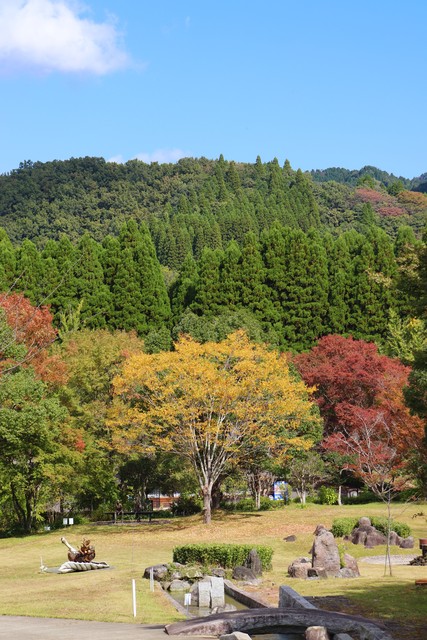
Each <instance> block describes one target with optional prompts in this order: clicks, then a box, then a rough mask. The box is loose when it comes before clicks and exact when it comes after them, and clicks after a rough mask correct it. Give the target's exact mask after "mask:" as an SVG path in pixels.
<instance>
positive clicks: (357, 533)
mask: <svg viewBox="0 0 427 640" xmlns="http://www.w3.org/2000/svg"><path fill="white" fill-rule="evenodd" d="M367 536H368V534H367V533H366V531H365V530H364V529H353V532H352V534H351V536H350V540H351V542H352V543H353V544H363V545H364V544H365V543H366V538H367Z"/></svg>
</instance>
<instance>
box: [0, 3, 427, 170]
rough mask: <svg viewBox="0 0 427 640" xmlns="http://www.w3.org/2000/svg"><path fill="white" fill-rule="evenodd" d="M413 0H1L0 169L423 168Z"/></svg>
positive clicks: (419, 37)
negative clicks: (114, 165) (188, 162)
mask: <svg viewBox="0 0 427 640" xmlns="http://www.w3.org/2000/svg"><path fill="white" fill-rule="evenodd" d="M426 24H427V2H426V1H425V0H405V2H403V0H399V1H398V0H354V1H353V2H350V1H349V0H266V1H265V2H261V0H257V1H254V0H84V1H80V0H0V91H1V94H0V149H1V153H0V172H7V171H10V170H12V169H14V168H16V167H17V166H18V165H19V163H20V162H21V161H23V160H33V161H36V160H41V161H43V162H44V161H48V160H53V159H67V158H70V157H80V156H102V157H104V158H105V159H106V160H113V161H120V162H122V161H126V160H129V159H131V158H136V157H137V158H140V159H142V160H144V161H146V162H151V161H154V160H157V161H160V162H163V161H175V160H177V159H178V158H180V157H183V156H193V157H201V156H205V157H207V158H217V157H218V156H219V155H220V154H221V153H222V154H223V155H224V157H225V158H226V159H227V160H235V161H242V162H254V161H255V159H256V156H257V155H260V156H261V159H262V160H263V161H264V162H267V161H269V160H271V159H272V158H274V157H277V158H278V159H279V161H280V162H283V161H284V160H285V159H286V158H288V159H289V160H290V162H291V165H292V166H293V167H294V168H298V167H300V168H301V169H303V170H310V169H323V168H326V167H331V166H341V167H345V168H348V169H358V168H361V167H362V166H364V165H367V164H372V165H375V166H377V167H379V168H381V169H384V170H386V171H389V172H392V173H394V174H395V175H402V176H404V177H408V178H412V177H414V176H417V175H420V174H421V173H424V172H426V171H427V153H426V147H427V144H426V143H427V133H426V131H427V127H426V114H427V83H426V68H427V39H426V35H425V26H426Z"/></svg>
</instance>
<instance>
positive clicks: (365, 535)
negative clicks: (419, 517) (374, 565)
mask: <svg viewBox="0 0 427 640" xmlns="http://www.w3.org/2000/svg"><path fill="white" fill-rule="evenodd" d="M345 540H349V541H350V542H352V543H353V544H363V545H364V546H365V547H366V548H367V549H372V548H373V547H376V546H377V545H378V544H386V542H387V536H385V535H384V534H383V533H381V531H378V529H375V527H374V526H372V524H371V521H370V519H369V518H360V520H359V523H358V525H357V527H355V528H354V529H353V531H352V532H351V534H350V535H349V536H346V537H345ZM389 544H391V545H396V546H398V547H400V548H401V549H413V547H414V538H413V537H412V536H408V537H407V538H402V537H401V536H398V535H397V533H396V532H395V531H390V535H389Z"/></svg>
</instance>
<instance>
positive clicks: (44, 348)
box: [0, 293, 66, 384]
mask: <svg viewBox="0 0 427 640" xmlns="http://www.w3.org/2000/svg"><path fill="white" fill-rule="evenodd" d="M0 309H1V310H2V311H3V314H4V320H5V321H6V324H7V326H8V327H9V329H10V331H9V332H8V334H7V336H5V338H4V341H3V343H2V344H0V372H1V373H5V372H7V371H10V370H12V369H15V368H17V367H19V366H28V365H31V366H32V367H33V368H34V370H35V371H36V374H37V375H38V377H40V378H41V379H42V380H44V381H45V382H49V383H51V384H61V383H63V382H65V379H66V368H65V364H64V363H63V362H62V361H61V360H60V358H59V357H58V356H55V355H50V354H49V351H48V348H49V347H50V346H51V344H52V343H53V342H54V341H55V339H56V336H57V331H56V329H55V328H54V327H53V325H52V320H53V317H52V314H51V312H50V311H49V308H48V307H45V306H43V307H34V306H33V305H32V304H31V302H30V301H29V300H28V299H27V298H25V296H24V295H22V294H20V293H2V294H0ZM18 345H20V346H22V347H23V349H20V350H18V351H16V350H14V349H11V347H13V346H18Z"/></svg>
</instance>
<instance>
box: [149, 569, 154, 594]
mask: <svg viewBox="0 0 427 640" xmlns="http://www.w3.org/2000/svg"><path fill="white" fill-rule="evenodd" d="M150 591H154V569H153V567H151V568H150Z"/></svg>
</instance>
